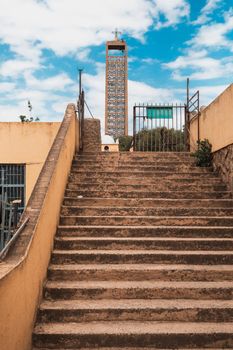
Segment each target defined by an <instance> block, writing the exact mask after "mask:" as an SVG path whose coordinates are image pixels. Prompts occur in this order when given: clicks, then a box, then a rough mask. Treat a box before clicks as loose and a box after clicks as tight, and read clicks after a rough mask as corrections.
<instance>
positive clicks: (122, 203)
mask: <svg viewBox="0 0 233 350" xmlns="http://www.w3.org/2000/svg"><path fill="white" fill-rule="evenodd" d="M63 204H64V205H66V206H67V205H68V206H79V207H83V206H92V207H93V208H96V207H99V206H105V207H107V206H110V207H113V206H114V207H125V208H130V207H137V208H148V207H158V208H167V207H169V208H170V207H183V208H233V200H232V198H224V199H222V198H218V199H202V198H200V199H198V201H197V200H195V199H190V198H182V199H175V198H173V199H169V198H113V197H112V198H99V197H91V198H87V197H86V198H85V197H82V198H78V197H67V196H66V197H65V198H64V201H63Z"/></svg>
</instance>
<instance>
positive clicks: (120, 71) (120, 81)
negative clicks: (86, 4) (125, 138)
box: [105, 29, 128, 138]
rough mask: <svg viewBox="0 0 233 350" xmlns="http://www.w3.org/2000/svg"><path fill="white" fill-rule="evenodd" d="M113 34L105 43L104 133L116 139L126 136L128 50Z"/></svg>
mask: <svg viewBox="0 0 233 350" xmlns="http://www.w3.org/2000/svg"><path fill="white" fill-rule="evenodd" d="M114 34H115V38H114V40H112V41H107V43H106V86H105V133H106V134H107V135H111V136H113V138H118V137H119V136H122V135H128V49H127V44H126V42H125V41H124V40H121V39H119V37H118V35H119V34H120V32H119V31H118V30H117V29H116V30H115V32H114Z"/></svg>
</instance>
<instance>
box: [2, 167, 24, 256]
mask: <svg viewBox="0 0 233 350" xmlns="http://www.w3.org/2000/svg"><path fill="white" fill-rule="evenodd" d="M24 206H25V165H24V164H0V251H1V250H2V249H3V248H4V246H5V245H6V244H7V242H8V241H9V240H10V239H11V236H12V232H13V229H14V228H15V227H16V225H17V222H18V221H19V218H20V215H21V213H22V212H23V210H24Z"/></svg>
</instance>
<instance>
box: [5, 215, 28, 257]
mask: <svg viewBox="0 0 233 350" xmlns="http://www.w3.org/2000/svg"><path fill="white" fill-rule="evenodd" d="M28 221H29V218H26V219H25V220H24V221H23V222H22V224H21V225H20V226H19V228H18V230H17V231H16V232H15V234H14V236H13V237H12V238H11V239H10V241H9V242H8V243H7V244H6V245H5V247H4V248H3V250H2V251H1V253H0V260H3V259H4V258H5V256H6V254H7V253H8V250H9V249H10V247H11V246H12V244H13V243H14V242H15V240H16V239H17V238H18V236H19V234H20V233H21V232H22V231H23V229H24V227H25V226H26V225H27V223H28Z"/></svg>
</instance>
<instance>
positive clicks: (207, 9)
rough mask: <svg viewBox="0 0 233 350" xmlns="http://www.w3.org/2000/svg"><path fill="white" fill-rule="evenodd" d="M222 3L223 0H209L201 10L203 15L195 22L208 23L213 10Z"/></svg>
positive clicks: (196, 23)
mask: <svg viewBox="0 0 233 350" xmlns="http://www.w3.org/2000/svg"><path fill="white" fill-rule="evenodd" d="M221 4H222V0H207V1H206V4H205V6H204V7H203V8H202V10H201V15H200V16H199V17H198V19H197V20H196V21H194V22H193V24H195V25H198V24H204V23H206V22H207V21H208V20H210V17H211V15H212V13H213V11H214V10H216V9H217V8H218V7H219V6H220V5H221Z"/></svg>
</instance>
